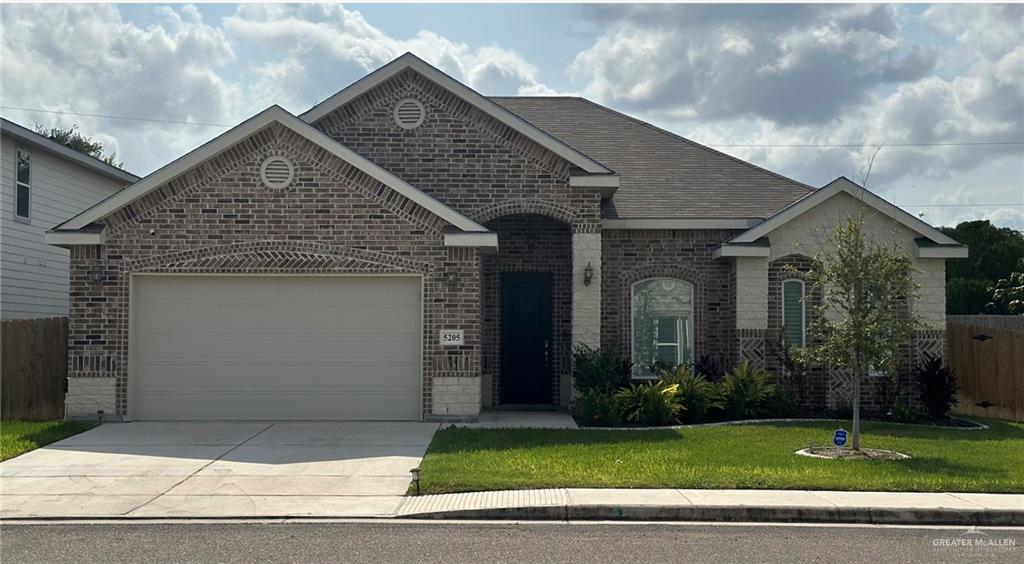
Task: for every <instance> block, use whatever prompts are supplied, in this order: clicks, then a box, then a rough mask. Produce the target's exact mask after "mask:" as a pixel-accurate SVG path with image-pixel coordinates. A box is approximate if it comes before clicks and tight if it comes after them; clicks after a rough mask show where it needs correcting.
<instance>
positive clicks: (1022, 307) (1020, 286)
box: [986, 259, 1024, 315]
mask: <svg viewBox="0 0 1024 564" xmlns="http://www.w3.org/2000/svg"><path fill="white" fill-rule="evenodd" d="M986 313H993V314H1003V315H1006V314H1009V315H1024V259H1021V261H1020V262H1019V263H1018V265H1017V271H1016V272H1011V273H1010V274H1009V276H1007V277H1006V278H1001V279H999V280H997V281H996V283H995V286H993V288H992V301H991V302H989V304H988V305H987V306H986Z"/></svg>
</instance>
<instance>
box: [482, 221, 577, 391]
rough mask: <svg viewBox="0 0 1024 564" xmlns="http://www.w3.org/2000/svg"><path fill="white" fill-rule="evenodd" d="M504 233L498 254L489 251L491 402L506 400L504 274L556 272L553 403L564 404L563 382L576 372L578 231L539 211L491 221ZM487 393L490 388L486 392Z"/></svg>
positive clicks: (486, 336) (486, 340) (486, 332)
mask: <svg viewBox="0 0 1024 564" xmlns="http://www.w3.org/2000/svg"><path fill="white" fill-rule="evenodd" d="M486 227H488V228H489V229H492V230H494V231H496V232H497V233H498V252H497V253H496V254H491V255H484V256H483V257H482V259H481V261H482V263H483V278H482V284H483V312H484V318H483V356H482V366H483V373H484V381H485V382H487V381H488V380H489V381H490V403H489V405H498V404H499V403H501V374H500V369H501V273H502V272H550V273H551V301H552V304H551V322H552V331H551V336H552V343H551V371H552V382H551V385H552V388H551V403H553V404H556V405H557V404H558V403H559V399H560V389H561V382H562V380H563V379H565V378H568V377H569V372H570V370H571V366H570V365H571V360H572V356H571V354H570V351H571V344H570V342H571V338H572V229H571V227H570V226H569V225H566V224H565V223H562V222H559V221H556V220H552V219H548V218H545V217H541V216H537V215H513V216H507V217H503V218H501V219H496V220H493V221H490V222H488V223H487V224H486ZM484 393H485V394H486V393H487V391H485V392H484Z"/></svg>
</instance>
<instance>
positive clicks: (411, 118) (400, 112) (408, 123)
mask: <svg viewBox="0 0 1024 564" xmlns="http://www.w3.org/2000/svg"><path fill="white" fill-rule="evenodd" d="M426 114H427V111H426V110H425V109H424V108H423V104H421V103H420V101H419V100H416V99H415V98H405V99H403V100H399V101H398V103H397V104H395V123H397V124H398V127H401V128H402V129H414V128H417V127H419V126H420V125H421V124H423V118H425V117H426Z"/></svg>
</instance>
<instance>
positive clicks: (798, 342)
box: [782, 280, 804, 347]
mask: <svg viewBox="0 0 1024 564" xmlns="http://www.w3.org/2000/svg"><path fill="white" fill-rule="evenodd" d="M803 300H804V284H803V282H801V281H799V280H786V281H785V282H783V283H782V324H783V327H784V329H785V334H786V341H787V342H788V343H789V344H790V345H793V346H797V347H802V346H804V303H803Z"/></svg>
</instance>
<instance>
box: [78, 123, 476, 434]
mask: <svg viewBox="0 0 1024 564" xmlns="http://www.w3.org/2000/svg"><path fill="white" fill-rule="evenodd" d="M270 154H284V155H287V156H288V157H289V158H290V159H291V160H292V161H293V163H294V165H295V169H296V174H295V177H296V181H295V183H294V185H293V186H292V187H291V188H290V189H288V190H285V191H277V190H270V189H268V188H266V187H264V186H263V185H262V184H261V183H260V181H259V166H260V164H261V163H262V161H263V159H264V158H265V157H266V156H267V155H270ZM157 196H163V197H157ZM443 227H444V222H443V221H441V220H440V219H438V218H436V217H435V216H434V215H433V214H430V213H429V212H426V211H425V210H423V209H422V208H420V207H419V206H418V205H416V204H414V203H412V202H410V201H409V200H407V199H405V198H404V197H402V196H399V195H398V194H396V193H394V192H392V191H390V189H387V188H385V187H383V186H382V185H381V184H380V183H379V182H377V181H375V180H373V179H371V178H370V177H368V176H367V175H365V174H363V173H361V172H360V171H359V170H357V169H355V168H354V167H351V166H350V165H348V164H347V163H344V162H343V161H341V160H340V159H337V158H335V157H333V156H332V155H330V154H328V153H326V152H324V151H323V150H322V149H320V148H319V147H318V146H316V145H314V144H312V143H310V142H308V141H306V140H305V139H304V138H302V137H300V136H298V135H295V134H294V133H292V132H291V131H290V130H287V129H286V128H283V127H281V126H276V125H275V126H271V127H268V128H266V129H265V130H262V131H260V132H258V133H256V134H255V135H254V136H252V137H251V138H249V139H248V140H246V141H244V142H242V143H240V144H239V146H236V147H234V148H232V149H229V150H227V151H225V152H224V153H222V154H221V155H219V156H218V157H215V158H214V159H211V160H210V161H207V162H206V163H204V164H203V165H201V166H200V167H198V168H197V169H195V170H193V171H192V172H190V173H188V174H186V175H184V176H182V177H179V178H177V179H175V180H174V181H172V182H171V183H169V184H168V185H165V186H164V187H162V188H160V189H157V190H155V191H154V192H153V193H152V194H151V195H150V196H147V197H145V198H143V199H141V200H139V201H136V202H135V203H133V204H132V205H130V206H128V207H126V208H124V209H122V210H121V211H120V212H118V213H116V214H114V215H113V216H111V217H110V218H108V222H107V230H108V234H109V236H108V240H107V243H106V245H105V246H103V247H100V248H97V247H92V246H82V247H76V248H75V249H74V250H73V252H72V255H71V256H72V260H71V313H70V325H69V332H70V336H69V341H70V344H69V348H70V350H69V356H70V365H69V367H70V377H71V379H72V382H75V383H74V384H73V385H72V386H73V388H72V393H71V398H70V399H69V407H70V408H72V409H77V408H76V407H75V406H76V405H77V404H76V402H77V401H78V398H77V397H76V393H75V392H74V391H73V390H74V389H76V388H81V389H84V388H83V386H84V383H82V382H76V380H77V379H80V378H105V379H112V381H113V382H114V383H115V387H116V413H117V415H121V416H124V415H126V414H127V410H128V405H127V394H126V387H127V382H128V374H127V369H126V368H127V361H128V359H127V351H128V347H127V345H128V343H127V339H128V294H129V283H130V279H131V275H132V274H136V273H147V272H170V273H211V272H216V273H237V274H255V273H260V274H288V273H304V274H308V273H318V274H341V273H381V274H392V273H415V274H419V275H421V276H422V277H423V283H424V318H423V332H424V335H425V338H424V351H423V364H422V369H423V411H424V415H425V416H430V415H432V410H431V395H432V380H433V378H435V377H438V378H462V379H465V378H472V379H474V381H476V382H477V388H476V389H477V390H479V383H478V382H479V376H480V319H481V314H480V301H479V292H480V278H479V277H480V263H479V252H478V251H477V250H476V249H470V248H449V247H445V246H443V245H442V230H443ZM98 275H102V281H100V282H97V281H94V277H96V276H98ZM452 325H457V326H458V327H460V328H462V329H464V330H465V340H466V342H465V345H463V346H462V347H458V348H456V349H450V348H446V349H443V350H442V349H441V348H440V346H439V345H438V343H437V341H436V339H432V338H430V337H431V336H432V335H436V334H437V332H438V330H440V329H441V328H442V327H446V328H447V327H449V326H452ZM460 382H463V383H464V381H463V380H460ZM93 388H95V387H93ZM477 394H479V391H477ZM446 401H449V400H446ZM90 408H91V407H90ZM69 415H70V416H74V415H90V414H88V413H81V414H79V413H75V412H73V411H69Z"/></svg>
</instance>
